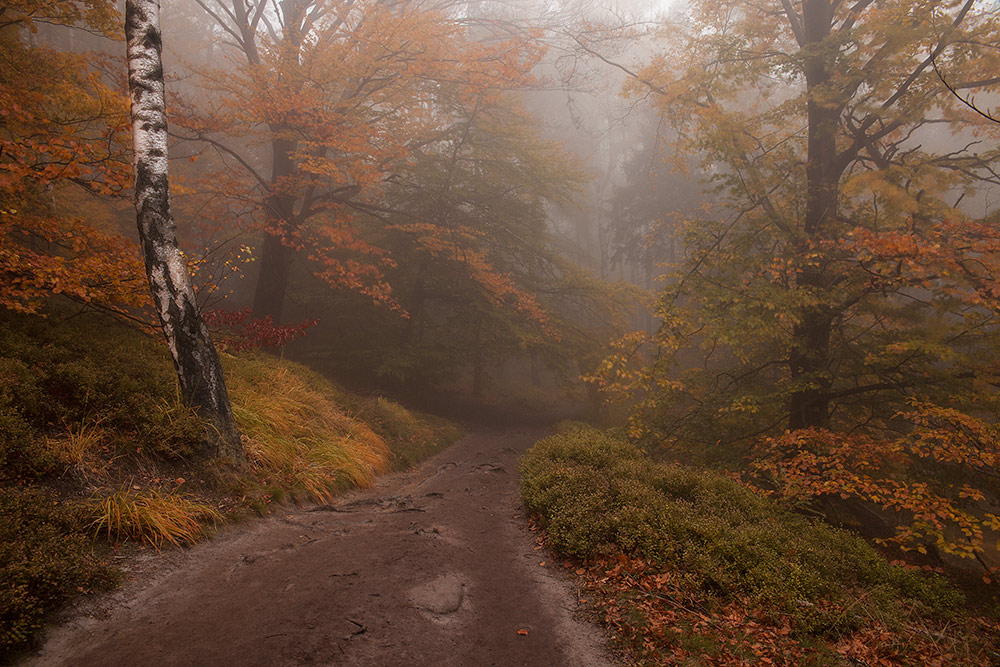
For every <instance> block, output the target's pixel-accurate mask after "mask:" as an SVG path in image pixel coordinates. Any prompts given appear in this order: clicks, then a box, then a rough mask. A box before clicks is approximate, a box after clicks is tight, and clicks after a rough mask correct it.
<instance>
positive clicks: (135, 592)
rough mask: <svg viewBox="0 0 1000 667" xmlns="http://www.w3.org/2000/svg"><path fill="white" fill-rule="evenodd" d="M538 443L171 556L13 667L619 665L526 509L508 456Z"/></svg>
mask: <svg viewBox="0 0 1000 667" xmlns="http://www.w3.org/2000/svg"><path fill="white" fill-rule="evenodd" d="M544 434H545V432H544V430H543V429H541V428H538V427H535V426H529V427H525V428H521V429H518V428H516V427H496V426H494V427H492V428H491V427H488V426H483V425H480V426H477V427H474V428H473V429H472V430H470V431H469V432H468V433H467V434H466V435H465V436H464V437H463V438H461V439H460V440H459V441H458V442H456V443H455V444H454V445H452V446H451V447H450V448H448V449H446V450H444V451H442V452H440V453H439V454H437V455H435V456H434V457H432V458H430V459H428V460H427V461H425V462H424V463H423V464H421V465H419V466H417V467H415V468H413V469H411V470H409V471H406V472H403V473H396V474H391V475H386V476H384V477H382V478H380V479H379V480H378V481H377V483H376V485H375V487H374V488H372V489H367V490H362V491H354V492H351V493H348V494H345V495H343V496H340V497H338V498H337V499H336V501H335V504H333V505H328V506H325V505H320V506H314V507H307V508H294V507H285V508H281V507H279V508H276V510H275V512H276V516H274V517H270V518H268V519H266V520H263V521H259V522H254V523H250V524H245V525H243V526H237V527H235V528H232V529H229V530H227V531H225V532H224V533H223V534H221V535H219V536H217V537H216V538H215V539H213V540H211V541H209V542H207V543H204V544H201V545H198V546H196V547H194V548H191V549H188V550H184V551H178V552H176V553H175V555H174V556H173V560H174V562H173V563H172V564H171V565H170V566H169V567H166V568H161V569H164V570H165V571H162V572H160V573H159V574H157V575H155V576H153V577H152V578H151V579H150V580H148V581H143V580H141V579H140V581H139V582H138V583H137V584H136V585H133V586H130V587H127V588H126V589H125V590H123V591H121V592H119V593H117V594H112V595H111V596H109V597H108V598H106V599H105V601H104V603H103V604H99V605H98V606H97V608H96V609H91V613H90V614H89V615H79V616H78V617H77V618H74V619H72V620H70V621H69V622H67V623H65V624H64V625H62V626H59V627H57V628H55V629H53V630H52V631H51V632H50V633H49V636H48V640H47V642H46V644H45V645H44V646H43V648H42V649H41V650H40V651H39V652H38V653H37V654H36V655H35V656H34V657H32V658H30V659H29V660H28V661H27V663H26V664H28V665H38V666H43V665H44V666H48V665H73V666H76V665H87V666H88V667H100V666H102V665H108V666H115V667H117V666H122V665H144V666H146V665H148V666H170V665H192V666H194V665H199V666H200V665H213V666H215V665H218V666H227V667H228V666H243V665H248V666H249V665H261V666H265V665H266V666H269V667H270V666H283V665H366V666H368V665H370V666H377V667H383V666H391V665H408V666H409V665H414V666H416V665H436V666H451V665H454V666H463V667H464V666H475V667H478V666H481V665H482V666H488V665H496V666H503V667H507V666H514V665H524V666H533V665H538V666H539V667H542V666H544V667H553V666H557V665H567V666H570V665H571V666H573V667H589V666H597V665H613V664H617V662H618V661H617V660H616V659H615V657H614V656H613V655H612V654H611V653H610V652H609V651H608V650H607V649H606V648H605V636H604V633H603V632H602V630H601V629H600V628H598V627H597V626H596V625H593V624H592V623H590V622H588V621H587V620H586V619H584V618H583V614H582V612H581V610H580V604H579V601H578V600H577V596H576V592H575V588H574V586H573V583H572V582H571V581H570V580H569V578H568V577H567V576H566V573H565V572H564V571H563V568H562V567H560V566H559V565H558V564H551V563H549V562H546V561H547V560H548V558H549V556H548V554H546V553H545V551H543V550H539V549H538V546H537V544H536V541H535V537H534V534H533V533H532V532H530V530H529V527H528V522H527V519H526V518H525V516H524V515H523V509H522V507H521V504H520V499H519V497H518V474H517V459H518V457H519V456H520V455H521V454H522V453H523V452H524V451H525V450H526V449H527V448H528V447H530V446H531V444H532V443H533V442H534V441H535V440H537V439H538V438H539V437H541V436H543V435H544Z"/></svg>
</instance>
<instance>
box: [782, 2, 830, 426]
mask: <svg viewBox="0 0 1000 667" xmlns="http://www.w3.org/2000/svg"><path fill="white" fill-rule="evenodd" d="M832 28H833V5H832V3H831V2H830V0H804V1H803V3H802V34H801V37H800V45H801V47H802V51H803V52H804V54H805V58H804V60H805V62H804V69H805V76H806V86H807V90H808V93H809V99H808V109H807V115H808V130H807V131H808V147H807V150H808V162H807V164H806V211H805V220H804V224H803V232H804V233H803V235H802V238H801V240H800V241H799V251H800V256H803V257H808V256H809V254H810V252H815V247H814V244H815V242H817V241H821V240H825V239H827V238H829V236H830V234H831V233H832V228H833V226H834V224H835V223H836V219H837V212H838V211H837V204H838V201H837V200H838V194H839V188H840V176H841V173H842V171H843V167H842V166H841V165H840V159H839V157H838V154H837V132H838V128H839V125H840V113H841V109H840V107H839V106H838V103H837V102H836V101H835V99H833V98H832V96H831V91H830V90H829V86H830V79H831V69H832V66H833V63H832V59H833V55H832V54H828V53H826V52H825V50H824V48H822V46H821V44H822V43H823V42H824V41H826V40H827V38H828V37H829V36H830V34H831V30H832ZM817 261H818V262H821V261H822V260H816V259H812V258H810V259H806V262H805V264H804V265H803V266H801V267H800V269H799V272H798V280H797V282H798V285H799V286H800V287H801V288H802V289H805V290H811V291H813V292H815V293H816V294H817V295H819V296H820V300H821V299H822V293H823V292H825V291H827V290H828V289H829V288H830V276H829V273H828V271H827V270H826V269H825V267H824V266H823V265H822V264H819V265H817V264H816V262H817ZM834 316H835V313H834V312H833V311H832V310H831V309H830V308H829V307H827V306H824V305H817V306H812V307H807V308H805V309H804V310H803V311H802V313H801V315H800V321H799V324H798V325H797V326H796V327H795V329H794V331H793V339H794V340H793V343H792V349H791V351H790V354H789V369H790V372H791V377H792V381H793V382H796V383H799V384H800V385H801V386H800V387H799V388H798V389H796V390H795V391H794V392H793V393H792V396H791V398H790V401H789V421H788V427H789V428H790V429H799V428H809V427H816V428H826V427H828V426H829V424H830V398H829V394H830V379H829V375H828V371H829V365H830V336H831V334H832V331H833V321H834Z"/></svg>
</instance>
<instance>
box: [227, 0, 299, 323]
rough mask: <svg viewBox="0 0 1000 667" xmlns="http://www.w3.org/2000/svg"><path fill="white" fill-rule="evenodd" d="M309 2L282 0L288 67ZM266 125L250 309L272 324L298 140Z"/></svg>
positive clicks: (292, 227) (286, 261)
mask: <svg viewBox="0 0 1000 667" xmlns="http://www.w3.org/2000/svg"><path fill="white" fill-rule="evenodd" d="M311 4H312V0H281V3H280V6H281V15H282V17H283V24H282V35H281V42H280V43H279V45H278V46H279V49H280V53H281V58H282V59H283V60H284V61H285V63H287V64H288V66H289V67H291V66H292V63H295V62H297V61H298V58H299V54H300V51H301V49H302V40H303V34H302V21H303V19H304V18H305V16H306V11H307V9H308V8H309V6H310V5H311ZM241 20H242V25H246V16H245V13H244V15H243V16H242V18H241ZM247 34H249V27H248V28H247V31H246V33H245V35H244V40H245V41H246V43H247V44H253V49H252V50H248V51H247V54H246V55H247V60H248V61H249V62H251V63H255V62H257V61H258V58H259V56H258V55H257V51H256V40H255V39H247ZM269 129H270V131H271V135H272V136H273V137H274V138H273V139H272V140H271V195H270V196H269V197H268V199H267V201H266V202H265V204H266V210H267V213H266V215H267V227H266V229H265V230H264V243H263V246H262V248H261V255H260V273H258V274H257V287H256V290H255V292H254V300H253V310H254V314H256V315H257V316H258V317H270V318H271V320H272V321H273V322H274V324H281V321H282V320H281V318H282V315H283V313H284V308H285V296H286V294H287V293H288V279H289V276H290V275H291V271H292V260H293V259H294V254H295V251H294V249H293V247H292V246H291V245H289V243H291V241H292V239H291V236H292V235H293V234H294V233H295V232H296V231H298V223H297V222H296V220H295V199H296V198H295V195H294V194H292V193H290V192H288V191H287V188H288V187H289V184H288V180H289V179H290V178H292V177H293V176H295V171H296V164H295V157H294V156H295V151H296V149H297V144H296V142H295V141H294V140H292V139H289V138H288V136H287V133H288V128H287V127H285V126H284V125H283V124H272V125H270V126H269Z"/></svg>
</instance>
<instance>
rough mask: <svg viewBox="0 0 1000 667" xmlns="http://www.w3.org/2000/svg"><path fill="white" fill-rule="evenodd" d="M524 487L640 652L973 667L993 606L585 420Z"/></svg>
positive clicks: (532, 467) (588, 587) (552, 443)
mask: <svg viewBox="0 0 1000 667" xmlns="http://www.w3.org/2000/svg"><path fill="white" fill-rule="evenodd" d="M522 473H523V481H522V495H523V498H524V501H525V504H526V505H527V506H528V508H529V510H530V511H531V512H532V513H533V514H534V515H535V516H536V517H537V520H538V522H539V524H540V526H541V527H542V528H544V532H545V539H546V540H547V542H548V543H549V545H550V546H551V548H552V549H553V550H554V551H556V552H557V553H558V554H559V555H561V556H562V557H564V558H566V559H567V561H566V565H567V566H568V567H572V568H574V569H575V571H576V573H577V574H578V575H579V576H580V578H581V584H582V586H583V589H584V591H585V593H584V594H583V595H584V596H585V597H586V598H588V599H589V600H590V601H591V602H592V603H593V604H594V605H595V607H596V609H597V610H598V611H599V614H600V616H601V618H602V619H603V620H604V621H605V622H606V623H607V624H608V625H609V626H610V627H611V629H612V630H613V631H614V633H615V636H616V638H617V640H618V641H619V642H620V643H621V645H622V646H623V647H624V648H626V649H627V650H628V651H629V652H630V654H631V655H632V656H633V657H634V658H635V659H636V660H637V661H638V662H639V663H641V664H662V665H743V664H760V665H772V664H779V665H849V664H859V665H860V664H863V665H935V664H936V665H973V664H991V661H992V660H995V659H996V658H997V654H996V651H997V648H998V647H997V646H995V645H993V642H995V641H996V637H997V636H1000V635H997V634H996V633H997V630H998V625H997V623H996V621H995V619H993V620H991V619H986V618H976V617H973V616H972V615H970V614H969V613H968V611H967V610H966V606H965V600H964V598H963V596H962V595H961V593H959V592H958V591H957V590H956V589H954V588H953V587H951V586H950V585H949V584H948V582H947V581H945V580H944V579H943V578H941V577H936V576H931V575H929V574H927V573H924V572H922V571H915V570H912V569H906V568H904V567H900V566H897V565H894V564H891V563H889V562H888V561H887V560H885V559H884V558H883V557H882V556H881V555H880V554H879V553H877V552H876V551H875V550H874V549H873V548H872V547H870V546H869V545H868V544H867V543H866V542H865V541H864V540H862V539H861V538H859V537H857V536H855V535H853V534H851V533H848V532H846V531H842V530H837V529H834V528H831V527H829V526H827V525H825V524H822V523H818V522H815V521H812V520H810V519H807V518H805V517H803V516H800V515H798V514H795V513H792V512H790V511H788V510H785V509H783V508H781V507H779V506H777V505H775V504H774V503H773V502H771V501H770V500H768V499H766V498H762V497H760V496H759V495H756V494H755V493H753V492H752V491H751V490H749V489H748V488H747V487H745V486H743V485H741V484H739V483H737V482H735V481H733V480H731V479H729V478H727V477H724V476H721V475H718V474H715V473H709V472H704V471H699V470H695V469H692V468H688V467H683V466H679V465H665V464H657V463H654V462H653V461H651V460H649V459H647V458H646V457H645V456H644V455H643V454H642V453H641V452H640V451H639V450H638V449H636V448H635V447H634V446H633V445H632V444H630V443H629V442H627V441H626V440H625V439H623V438H620V437H616V436H614V435H609V434H607V433H603V432H599V431H595V430H592V429H588V428H581V427H573V428H569V429H568V430H566V431H565V432H563V433H561V434H559V435H556V436H553V437H551V438H548V439H546V440H543V441H541V442H539V443H538V444H536V445H535V447H534V448H533V449H532V450H531V451H530V452H529V453H528V454H527V455H526V457H525V458H524V459H523V461H522Z"/></svg>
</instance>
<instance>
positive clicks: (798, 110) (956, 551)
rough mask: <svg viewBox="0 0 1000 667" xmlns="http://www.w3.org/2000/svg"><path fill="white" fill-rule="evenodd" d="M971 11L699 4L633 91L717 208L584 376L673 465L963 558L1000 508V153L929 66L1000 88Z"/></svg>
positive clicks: (986, 548) (984, 14) (979, 20)
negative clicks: (992, 209)
mask: <svg viewBox="0 0 1000 667" xmlns="http://www.w3.org/2000/svg"><path fill="white" fill-rule="evenodd" d="M975 5H976V3H972V2H968V1H958V0H949V1H948V2H937V3H925V2H903V1H898V2H895V1H892V2H880V3H868V2H861V3H839V2H827V1H824V0H817V1H815V2H776V1H775V2H745V1H743V0H733V1H731V2H721V3H720V2H693V3H691V4H690V11H689V12H687V13H686V14H685V15H684V20H683V21H680V20H678V21H677V22H675V23H673V24H670V25H669V26H668V28H667V29H666V30H665V31H664V32H663V33H662V35H661V36H660V37H659V38H658V42H657V43H658V44H659V45H660V47H661V52H660V53H659V54H658V55H657V56H654V57H653V58H651V60H650V62H649V63H648V65H647V67H646V68H644V69H643V70H642V71H640V72H636V73H635V76H634V77H632V80H631V81H630V83H629V84H628V86H627V88H628V92H629V93H630V94H632V95H633V96H636V97H639V96H642V97H644V98H645V99H648V100H649V101H650V103H651V105H652V106H654V108H656V109H657V110H658V111H659V113H660V115H661V118H662V119H663V122H664V123H666V124H669V125H670V127H671V132H672V141H673V144H674V148H675V150H676V151H677V159H678V161H680V162H681V163H685V164H687V163H689V161H691V160H698V161H700V162H701V164H702V165H703V168H704V173H705V174H706V180H707V181H708V183H707V185H708V186H710V188H711V194H712V196H713V198H714V200H715V201H714V203H713V204H712V205H711V206H707V207H706V208H705V210H704V211H702V212H701V213H699V214H697V215H696V216H689V219H688V220H687V221H686V222H685V223H684V224H683V225H682V226H681V228H680V230H679V233H680V238H681V240H682V241H683V245H684V249H685V250H684V256H683V257H681V258H680V259H679V260H678V261H677V263H676V264H675V266H673V267H671V271H670V272H669V274H668V276H667V277H668V281H667V285H666V287H665V288H664V289H663V291H662V292H661V294H660V298H659V303H658V306H657V314H658V315H659V317H660V318H661V325H660V327H659V329H658V331H656V332H655V333H652V334H647V333H646V332H641V333H637V334H635V335H632V336H629V337H625V338H623V339H621V340H620V341H619V344H618V346H617V347H616V348H615V349H614V350H613V354H611V355H609V356H608V357H607V358H606V359H605V361H604V363H603V365H601V366H600V367H599V368H598V370H597V372H595V373H593V374H592V375H591V376H590V380H591V381H592V382H593V383H594V385H595V386H597V387H600V388H601V389H602V390H604V391H605V392H606V393H607V394H608V395H609V396H614V397H616V398H617V399H619V400H624V401H625V402H627V403H630V404H631V405H632V406H633V407H632V410H631V413H632V418H631V422H630V433H631V434H632V435H634V436H636V437H640V438H645V439H646V440H645V441H646V442H649V443H651V444H652V445H653V446H655V447H657V448H661V449H662V450H663V451H664V452H665V453H667V454H668V455H672V456H680V457H688V458H690V459H692V460H697V461H700V462H708V463H711V464H713V465H724V466H727V467H730V468H733V469H742V470H746V469H748V468H749V469H750V470H753V471H756V472H758V473H760V474H761V475H762V476H763V477H765V478H767V479H768V480H770V482H769V483H770V484H771V485H772V486H771V487H769V488H772V489H774V490H780V491H781V492H782V493H784V494H786V495H787V496H789V497H791V498H796V499H798V500H802V499H805V498H808V499H812V500H815V501H817V502H816V503H814V504H813V505H812V507H813V508H814V509H815V508H817V507H822V506H823V500H822V499H823V498H824V497H827V498H833V497H836V498H840V497H842V496H843V497H844V498H848V499H851V500H852V501H854V502H856V503H858V504H859V505H860V506H863V507H866V508H869V509H871V508H872V507H875V508H877V510H876V512H875V514H876V515H878V517H879V519H878V520H877V521H876V523H877V522H880V521H888V522H889V523H896V522H898V524H899V525H898V527H897V533H896V536H895V541H896V542H897V543H898V544H899V545H901V546H905V547H906V548H907V549H915V550H918V551H919V550H931V549H936V550H937V553H938V554H945V555H952V556H962V557H965V558H967V559H973V558H980V559H982V558H986V554H987V553H988V552H990V551H992V550H993V547H992V539H993V537H992V535H993V533H992V530H993V529H994V528H995V527H996V515H997V507H998V502H1000V489H998V487H997V483H996V477H995V473H993V472H991V471H990V465H991V463H989V462H990V461H993V460H995V456H996V454H995V452H996V440H995V435H994V429H995V424H996V423H997V419H998V416H1000V415H998V412H997V408H998V403H997V392H996V386H997V382H998V380H1000V377H998V374H997V373H998V370H1000V368H998V367H997V365H996V363H995V357H996V355H995V350H996V349H997V346H998V345H1000V320H998V319H997V316H998V314H1000V301H998V296H1000V290H998V288H997V284H996V280H997V277H998V276H1000V253H998V250H1000V236H998V232H997V226H996V224H995V220H994V218H993V216H992V215H990V214H986V215H984V214H983V213H982V210H983V209H982V208H981V207H978V206H975V205H972V204H969V201H970V200H976V199H975V198H977V197H985V196H988V195H987V193H988V192H989V190H990V188H992V187H993V185H994V184H995V182H996V179H995V176H994V174H995V169H996V166H997V161H998V159H1000V153H998V151H997V149H996V146H997V141H996V138H997V129H998V128H997V126H995V125H994V124H991V123H989V122H988V121H986V120H985V119H984V118H982V117H981V116H978V115H976V114H975V113H973V112H972V111H970V110H969V109H967V108H965V107H964V105H963V104H961V102H960V101H959V100H957V99H956V98H955V97H954V95H952V93H951V92H949V91H948V90H947V89H946V88H945V86H944V85H943V84H942V82H941V80H940V78H939V76H938V74H936V73H935V67H938V68H939V71H942V72H948V73H949V75H950V76H951V77H952V78H953V80H955V81H961V82H963V83H962V85H967V86H969V87H971V88H973V89H975V90H976V91H979V92H985V91H993V90H995V89H996V86H997V85H998V84H997V81H996V80H992V79H990V80H985V79H983V78H982V77H980V76H979V74H981V72H983V71H993V69H994V68H995V66H996V65H995V63H996V61H995V58H996V53H995V51H994V50H993V49H992V48H988V47H987V46H986V45H988V44H993V43H996V41H997V34H996V30H997V27H998V26H1000V22H998V21H997V20H996V15H995V8H984V7H978V6H975ZM932 63H934V65H932ZM965 89H966V90H967V89H968V88H965ZM976 201H982V200H976ZM869 527H870V526H869ZM986 559H987V561H988V558H986ZM980 572H981V571H980Z"/></svg>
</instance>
